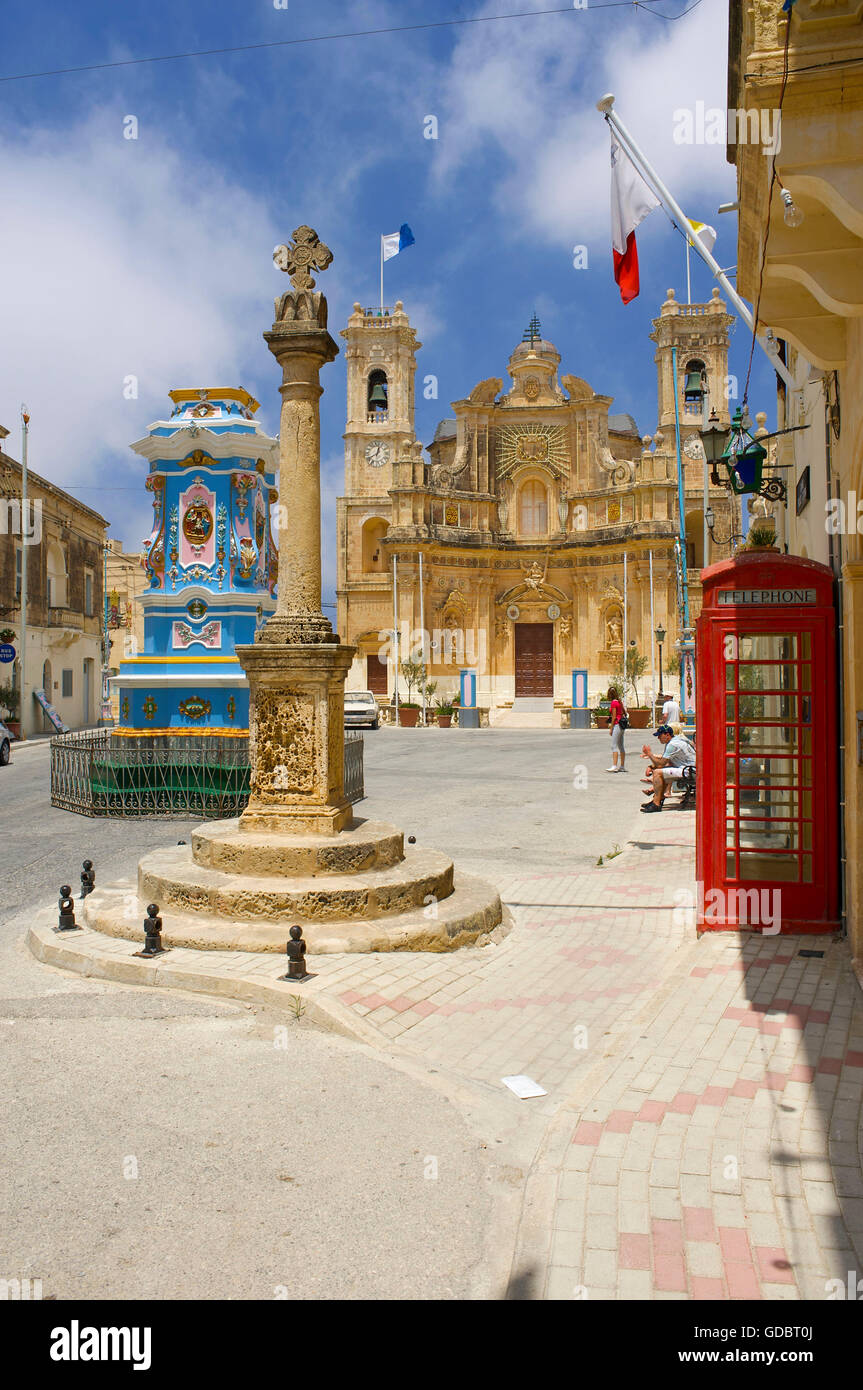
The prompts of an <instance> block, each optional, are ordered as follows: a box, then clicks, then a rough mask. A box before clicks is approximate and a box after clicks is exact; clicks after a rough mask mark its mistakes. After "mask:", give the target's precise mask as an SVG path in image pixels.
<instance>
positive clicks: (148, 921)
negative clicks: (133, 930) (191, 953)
mask: <svg viewBox="0 0 863 1390" xmlns="http://www.w3.org/2000/svg"><path fill="white" fill-rule="evenodd" d="M134 954H135V955H136V956H142V957H143V958H144V959H149V958H150V957H151V956H163V955H164V954H165V947H164V946H163V945H162V919H161V917H160V916H159V905H158V903H150V906H149V907H148V908H147V915H146V917H145V918H144V949H143V951H135V953H134Z"/></svg>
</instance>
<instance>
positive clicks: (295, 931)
mask: <svg viewBox="0 0 863 1390" xmlns="http://www.w3.org/2000/svg"><path fill="white" fill-rule="evenodd" d="M290 936H291V939H290V941H289V942H288V944H287V946H286V948H285V949H286V952H287V956H288V973H287V975H282V976H281V979H283V980H291V981H293V982H294V983H296V982H297V981H302V980H312V979H314V976H313V975H310V974H309V973H308V972H307V970H306V943H305V941H304V940H303V929H302V927H291V931H290Z"/></svg>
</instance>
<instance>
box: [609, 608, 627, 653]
mask: <svg viewBox="0 0 863 1390" xmlns="http://www.w3.org/2000/svg"><path fill="white" fill-rule="evenodd" d="M605 645H606V647H622V646H623V620H622V618H621V616H620V611H619V610H618V609H617V608H612V609H611V610H610V612H609V613H608V615H607V616H606V619H605Z"/></svg>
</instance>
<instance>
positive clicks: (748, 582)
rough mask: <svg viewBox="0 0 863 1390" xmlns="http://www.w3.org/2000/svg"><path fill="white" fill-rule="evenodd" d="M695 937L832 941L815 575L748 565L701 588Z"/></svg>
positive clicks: (829, 716)
mask: <svg viewBox="0 0 863 1390" xmlns="http://www.w3.org/2000/svg"><path fill="white" fill-rule="evenodd" d="M701 582H702V590H703V603H702V611H701V615H700V616H699V618H698V622H697V624H696V670H697V673H698V679H697V681H696V687H697V690H696V724H697V727H696V758H697V767H698V785H697V792H696V827H697V841H696V864H697V876H698V884H699V903H698V928H699V930H700V931H707V930H711V929H717V930H726V931H727V930H731V929H734V928H738V927H746V928H750V929H756V930H760V931H762V932H763V933H765V934H766V935H775V934H777V933H778V932H779V931H781V932H784V933H792V932H831V931H835V930H837V929H838V927H839V862H838V859H839V855H838V836H839V783H838V715H837V699H836V611H835V606H834V599H833V575H832V572H831V571H830V570H829V569H828V568H827V566H826V565H820V564H817V563H816V562H815V561H814V560H802V559H800V558H799V557H797V556H793V555H780V554H777V553H773V552H769V551H761V552H759V551H753V552H752V553H751V554H745V555H744V554H741V555H740V556H738V557H736V558H734V559H731V560H723V561H721V563H719V564H717V565H711V566H710V567H709V568H708V569H705V570H703V571H702V574H701Z"/></svg>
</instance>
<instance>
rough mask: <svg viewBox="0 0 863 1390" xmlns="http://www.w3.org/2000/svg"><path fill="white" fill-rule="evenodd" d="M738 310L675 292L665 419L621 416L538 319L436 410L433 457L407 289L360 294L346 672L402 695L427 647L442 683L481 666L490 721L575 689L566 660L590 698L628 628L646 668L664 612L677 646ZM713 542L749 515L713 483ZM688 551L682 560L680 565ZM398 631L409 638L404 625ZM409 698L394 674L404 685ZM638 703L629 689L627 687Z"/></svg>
mask: <svg viewBox="0 0 863 1390" xmlns="http://www.w3.org/2000/svg"><path fill="white" fill-rule="evenodd" d="M730 323H731V319H730V316H729V315H728V313H727V312H726V308H725V305H724V303H723V302H722V300H721V299H720V298H719V291H718V290H716V291H714V294H713V297H712V298H711V300H710V301H709V302H708V303H706V304H680V303H678V302H677V300H676V298H675V295H674V292H673V291H672V290H669V292H668V297H667V299H666V301H665V302H664V304H663V305H662V307H661V311H660V314H659V316H658V318H657V319H656V320H655V321H654V330H653V333H652V335H651V336H652V339H653V342H654V344H655V361H656V366H657V393H658V405H657V422H658V423H657V428H656V430H655V432H654V433H653V434H652V435H644V436H639V433H638V429H637V427H636V424H635V421H634V420H633V419H632V417H631V416H629V415H622V414H617V413H610V407H611V404H612V398H611V397H609V396H605V395H602V394H600V393H599V392H597V391H595V390H594V388H593V386H592V385H591V384H589V383H588V382H587V381H586V380H585V379H584V378H582V377H580V376H573V375H563V376H561V375H560V374H559V369H560V366H561V358H560V355H559V353H558V352H557V350H556V348H555V347H554V345H553V344H552V343H550V342H548V341H547V340H545V339H544V338H543V337H542V333H541V329H540V327H539V324H538V323H537V322H536V320H534V321H533V323H532V324H531V326H530V328H529V329H528V330H527V331H526V332H525V334H524V335H523V340H522V342H521V343H519V344H518V345H517V346H516V348H515V350H514V351H513V352H512V353H511V355H510V357H509V361H508V363H507V373H508V376H509V383H508V385H507V387H506V388H505V387H504V383H503V380H502V378H500V377H488V378H486V379H485V380H483V381H480V382H479V383H478V384H477V385H476V386H474V388H473V390H471V391H470V393H469V394H468V395H466V396H465V397H464V398H462V399H461V400H458V401H455V402H453V405H452V411H453V414H452V416H451V417H450V418H447V419H444V420H442V421H441V422H440V424H439V425H438V427H437V430H436V431H435V436H434V439H433V440H432V442H431V443H430V444H429V445H428V449H427V453H428V457H427V458H425V457H424V450H423V446H422V444H421V443H420V442H419V441H418V440H417V438H416V432H415V425H414V416H415V402H414V389H415V387H414V381H415V373H416V365H417V362H416V355H417V352H418V351H419V349H420V347H421V344H420V343H419V342H417V339H416V334H415V332H414V330H413V328H412V327H411V324H410V321H409V318H408V315H407V314H406V313H405V311H404V308H403V306H402V304H401V303H398V304H396V306H395V309H394V310H392V311H390V310H386V311H384V312H383V313H381V312H379V311H377V310H364V309H363V308H362V307H361V306H360V305H355V306H354V312H353V313H352V315H351V317H350V319H349V321H348V325H347V328H346V329H345V330H344V331H343V333H342V337H343V338H344V339H345V340H346V343H347V348H346V357H347V371H348V418H347V428H346V432H345V495H344V496H343V497H341V498H340V499H339V501H338V551H339V571H338V573H339V578H338V626H339V632H340V633H341V634H342V637H343V640H345V641H347V642H349V643H351V644H352V645H354V646H356V648H357V655H356V657H355V660H354V663H353V666H352V669H351V672H350V675H349V678H348V688H349V689H371V690H373V691H375V692H376V694H378V696H379V698H381V699H386V698H392V696H393V693H394V689H395V679H396V665H397V662H403V661H404V660H405V659H406V658H410V659H414V660H416V659H422V658H424V660H425V664H426V667H427V669H428V673H429V677H430V679H431V680H432V681H434V682H436V683H437V686H438V690H437V696H438V698H439V697H440V696H442V695H443V696H447V695H450V694H452V693H454V692H455V691H456V690H457V688H458V672H459V670H460V669H463V668H470V669H473V670H475V671H476V672H477V702H478V704H479V705H480V706H486V707H488V709H489V711H490V719H491V720H492V722H500V721H501V720H503V721H504V722H505V721H506V717H507V712H508V711H510V710H515V711H518V710H520V709H530V710H532V711H547V712H548V714H549V720H550V721H552V720H553V717H554V716H553V711H554V710H555V708H558V709H562V708H565V707H568V706H569V705H571V703H572V672H573V670H586V671H587V672H588V688H589V693H590V701H591V703H592V702H593V701H594V699H597V698H599V697H600V696H601V695H602V694H604V692H605V690H606V688H607V687H608V685H609V684H610V683H611V682H612V680H613V679H615V676H616V673H618V672H619V671H620V669H621V666H622V662H623V655H624V651H625V650H627V649H630V648H631V647H632V644H633V643H634V644H635V646H636V648H637V651H638V653H639V654H640V655H641V656H642V657H644V658H647V663H648V664H647V671H646V672H645V674H644V677H643V679H642V680H641V681H639V682H638V694H639V697H640V698H641V699H642V701H644V700H645V698H646V696H647V694H648V692H650V690H651V687H653V688H654V690H655V687H656V684H657V682H656V681H655V680H654V677H653V671H654V669H655V668H654V658H655V655H656V650H655V642H654V636H653V633H654V629H655V628H657V627H662V628H664V629H665V630H666V634H667V635H666V644H667V645H666V652H667V653H668V652H671V651H672V650H673V647H674V643H675V642H676V640H677V638H678V637H679V636H680V635H681V623H680V622H679V618H678V614H679V611H680V610H681V609H682V599H683V584H684V582H686V584H687V589H688V597H689V600H690V610H691V619H692V620H693V621H694V618H695V617H696V616H697V613H698V610H699V605H700V584H699V580H698V574H699V571H700V569H701V567H702V565H703V564H704V563H705V562H706V561H705V552H704V545H705V534H706V532H705V526H704V510H705V508H704V498H705V486H706V484H705V470H704V462H703V460H704V454H703V449H702V447H701V441H700V435H699V431H700V428H701V425H702V422H703V420H704V418H705V417H706V414H707V412H708V411H709V410H710V408H711V407H712V408H715V409H716V411H717V414H718V417H719V419H720V421H721V423H723V424H725V425H727V423H728V402H727V391H726V379H727V371H728V336H729V325H730ZM675 361H676V368H677V385H678V391H677V402H676V403H677V419H678V421H679V427H680V433H681V444H682V459H683V464H684V508H685V529H686V544H685V547H680V546H679V545H678V536H679V523H678V516H679V504H678V470H677V453H676V442H675V392H674V365H675ZM707 496H708V501H709V503H710V505H712V507H713V509H714V513H715V520H714V532H715V534H716V535H717V536H718V537H719V538H720V539H724V540H726V544H725V545H724V546H723V545H720V544H719V543H718V541H711V540H710V538H709V537H708V539H707V547H708V560H713V559H720V558H722V557H723V555H725V554H728V553H729V551H730V546H729V543H728V542H729V541H730V537H731V535H732V532H733V531H734V530H735V529H738V530H739V518H738V517H737V516H736V513H735V504H734V501H733V499H731V498H730V497H729V495H728V494H727V493H726V492H724V491H723V490H722V489H716V488H713V487H710V488H709V492H708V494H707ZM681 550H683V551H684V553H685V559H686V562H687V566H686V568H688V575H687V578H686V581H684V572H685V566H684V563H683V560H684V556H683V554H681V553H680V552H681ZM395 632H397V633H398V641H397V642H396V641H395V640H394V638H393V633H395ZM399 690H400V696H401V698H404V696H405V693H406V691H405V687H404V684H403V682H400V686H399ZM629 698H630V703H632V702H633V692H632V691H630V695H629Z"/></svg>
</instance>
